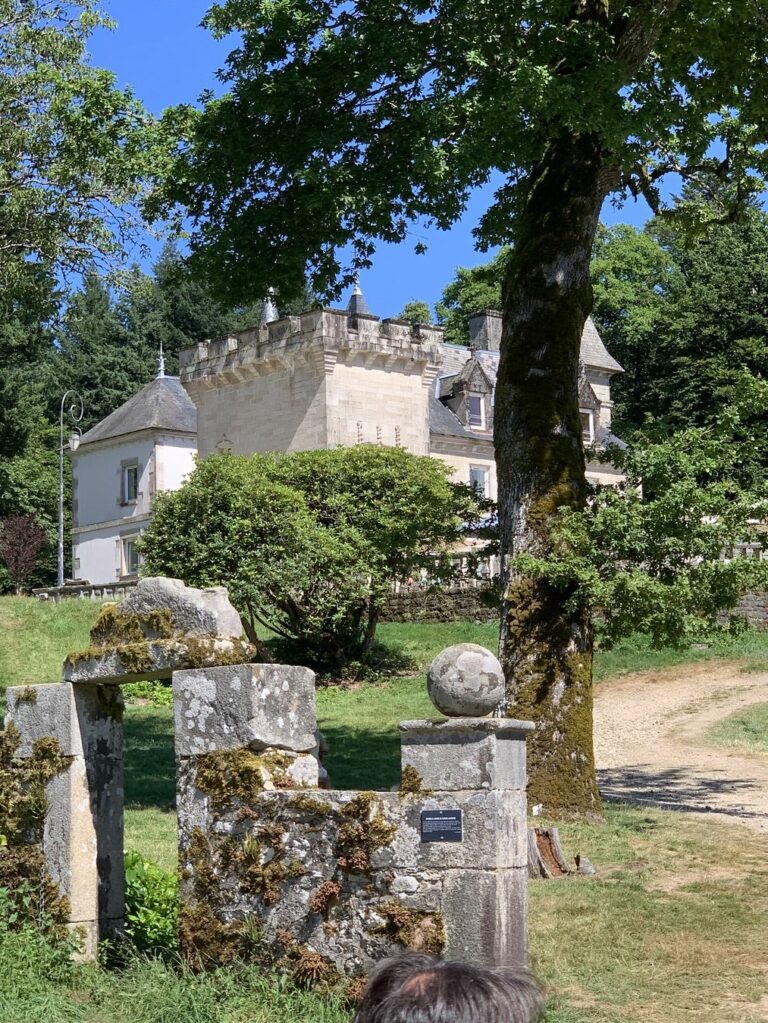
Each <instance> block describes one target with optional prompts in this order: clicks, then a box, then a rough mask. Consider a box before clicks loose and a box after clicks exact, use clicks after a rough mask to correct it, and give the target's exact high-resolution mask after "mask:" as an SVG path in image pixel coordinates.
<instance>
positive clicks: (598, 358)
mask: <svg viewBox="0 0 768 1023" xmlns="http://www.w3.org/2000/svg"><path fill="white" fill-rule="evenodd" d="M440 354H441V356H442V365H441V369H442V371H443V373H444V374H445V376H450V375H452V374H455V373H460V372H461V370H462V368H463V366H464V365H465V363H466V362H467V361H468V360H469V359H471V358H472V357H473V356H474V358H476V359H478V360H479V361H480V362H481V364H482V366H483V369H484V370H485V371H486V372H487V374H488V376H489V377H490V378H492V379H493V382H494V383H495V382H496V370H497V368H498V365H499V353H498V352H491V351H487V350H485V349H482V348H480V349H477V350H476V351H474V352H472V351H470V349H469V348H468V347H464V346H461V345H449V344H441V345H440ZM580 359H581V361H582V362H583V363H584V365H585V366H591V367H592V368H593V369H604V370H608V371H609V372H611V373H623V372H624V368H623V367H622V366H621V365H620V364H619V363H618V362H617V361H616V360H615V359H614V358H613V356H612V355H610V354H609V352H608V349H607V348H606V347H605V345H604V344H603V341H602V338H601V337H600V335H599V334H598V332H597V327H596V326H595V324H594V323H593V321H592V317H591V316H590V317H589V318H588V319H587V322H586V323H585V324H584V332H583V334H582V335H581V352H580Z"/></svg>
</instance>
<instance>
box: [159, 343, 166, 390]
mask: <svg viewBox="0 0 768 1023" xmlns="http://www.w3.org/2000/svg"><path fill="white" fill-rule="evenodd" d="M164 378H165V356H164V355H163V342H162V341H161V342H160V352H159V354H158V356H157V379H158V380H163V379H164Z"/></svg>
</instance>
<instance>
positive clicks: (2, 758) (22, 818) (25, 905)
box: [0, 721, 73, 933]
mask: <svg viewBox="0 0 768 1023" xmlns="http://www.w3.org/2000/svg"><path fill="white" fill-rule="evenodd" d="M20 747H21V735H20V733H19V730H18V728H17V727H16V725H15V724H14V723H13V722H12V721H11V722H9V724H8V727H7V728H6V729H5V731H4V732H1V733H0V889H5V890H6V891H7V892H8V894H9V899H10V901H11V904H12V906H13V908H14V914H13V920H10V925H11V926H19V927H20V926H23V925H24V924H26V923H37V924H40V923H41V922H42V925H43V927H44V928H45V929H46V930H47V931H49V932H51V933H63V929H64V925H65V923H66V921H67V920H68V917H69V903H68V901H67V899H66V898H65V897H64V896H62V894H61V891H60V889H59V886H58V884H57V883H56V882H55V881H54V880H53V878H52V877H51V876H50V875H49V874H48V872H47V870H46V867H45V856H44V854H43V850H42V840H43V831H44V827H45V818H46V815H47V813H48V799H47V794H46V786H47V785H48V784H49V783H50V782H51V781H53V779H54V778H56V777H57V776H58V775H59V774H61V773H62V771H65V770H67V768H68V767H69V766H70V765H71V764H72V761H73V758H72V757H70V756H65V755H64V753H63V751H62V749H61V745H60V744H59V742H58V740H57V739H54V738H53V737H51V736H44V737H42V738H40V739H38V740H37V741H36V742H35V743H33V745H32V750H31V753H30V755H29V756H25V757H22V756H19V749H20Z"/></svg>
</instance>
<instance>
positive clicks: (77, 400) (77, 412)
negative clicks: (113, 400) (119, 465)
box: [57, 390, 84, 587]
mask: <svg viewBox="0 0 768 1023" xmlns="http://www.w3.org/2000/svg"><path fill="white" fill-rule="evenodd" d="M67 399H69V406H68V407H67V418H68V419H69V421H70V423H71V424H72V432H71V434H70V437H69V446H70V448H71V449H72V450H73V451H77V449H78V447H79V445H80V438H81V437H82V432H81V430H80V427H79V425H78V424H79V423H82V421H83V414H84V408H83V399H82V398H81V397H80V395H79V394H78V393H77V391H73V390H69V391H65V393H64V396H63V398H62V399H61V410H60V413H59V573H58V578H57V585H58V586H59V587H61V586H63V585H64V406H65V405H66V404H67Z"/></svg>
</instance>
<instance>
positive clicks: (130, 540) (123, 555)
mask: <svg viewBox="0 0 768 1023" xmlns="http://www.w3.org/2000/svg"><path fill="white" fill-rule="evenodd" d="M138 539H139V534H138V533H131V535H130V536H121V537H120V578H121V579H132V578H133V577H134V576H138V574H139V568H140V567H141V554H139V552H138V550H136V542H137V541H138ZM129 547H132V548H133V553H134V554H135V558H136V570H135V571H132V570H131V564H130V562H129V560H128V548H129Z"/></svg>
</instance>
